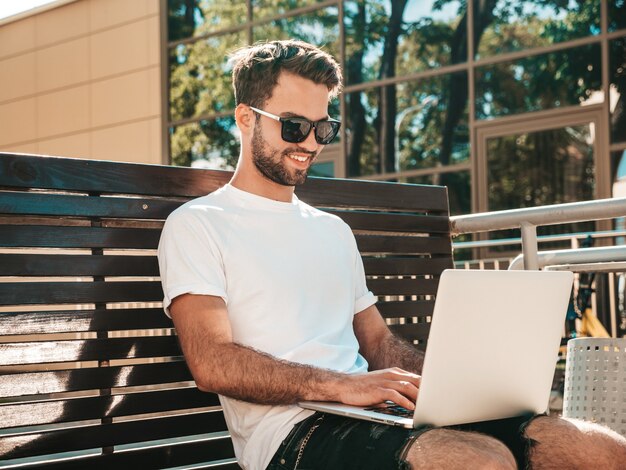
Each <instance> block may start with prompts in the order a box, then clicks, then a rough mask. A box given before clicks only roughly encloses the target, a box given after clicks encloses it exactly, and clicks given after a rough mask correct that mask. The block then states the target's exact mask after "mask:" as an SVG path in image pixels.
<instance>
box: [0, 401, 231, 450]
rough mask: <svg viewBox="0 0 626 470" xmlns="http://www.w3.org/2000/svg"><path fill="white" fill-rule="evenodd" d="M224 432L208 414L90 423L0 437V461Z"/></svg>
mask: <svg viewBox="0 0 626 470" xmlns="http://www.w3.org/2000/svg"><path fill="white" fill-rule="evenodd" d="M224 429H226V422H225V421H224V415H223V414H222V412H221V411H208V412H202V413H191V414H187V415H182V416H167V417H159V418H144V419H140V420H137V421H124V422H119V423H113V424H93V425H87V426H80V427H75V428H65V429H58V430H52V431H42V432H34V433H27V434H21V435H19V434H18V435H13V436H11V435H10V436H7V437H4V436H1V437H0V459H17V458H21V457H27V456H31V455H42V454H48V453H50V454H52V453H60V452H70V451H76V450H84V449H93V448H97V447H108V446H115V445H121V444H131V443H135V442H145V441H151V440H156V439H163V438H169V437H178V436H187V435H190V434H203V433H211V432H218V431H222V430H224ZM29 447H31V448H30V449H29Z"/></svg>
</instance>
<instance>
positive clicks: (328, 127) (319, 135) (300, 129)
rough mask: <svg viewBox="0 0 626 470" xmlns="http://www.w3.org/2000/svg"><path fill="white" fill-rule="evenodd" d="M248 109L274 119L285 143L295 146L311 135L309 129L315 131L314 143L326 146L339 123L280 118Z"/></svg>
mask: <svg viewBox="0 0 626 470" xmlns="http://www.w3.org/2000/svg"><path fill="white" fill-rule="evenodd" d="M250 109H251V110H252V111H254V112H255V113H258V114H261V115H263V116H266V117H268V118H271V119H274V120H275V121H279V122H280V123H281V131H280V136H281V137H282V138H283V140H284V141H285V142H290V143H292V144H297V143H299V142H304V140H305V139H306V138H307V137H308V136H309V134H310V133H311V129H315V141H316V142H317V143H318V144H320V145H328V144H330V143H331V142H332V141H333V139H334V138H335V137H336V136H337V133H338V132H339V128H340V127H341V122H340V121H337V120H336V119H330V118H329V119H324V120H322V121H316V122H313V121H309V120H308V119H305V118H303V117H280V116H276V115H275V114H271V113H268V112H267V111H263V110H261V109H257V108H253V107H252V106H250Z"/></svg>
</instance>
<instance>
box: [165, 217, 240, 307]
mask: <svg viewBox="0 0 626 470" xmlns="http://www.w3.org/2000/svg"><path fill="white" fill-rule="evenodd" d="M202 217H210V214H207V213H202V214H194V213H193V212H192V211H189V210H188V209H187V210H186V211H185V210H183V211H181V212H179V211H176V212H174V213H172V214H171V215H170V217H168V219H167V220H166V222H165V226H164V227H163V231H162V233H161V239H160V241H159V248H158V259H159V271H160V273H161V284H162V286H163V293H164V298H163V310H165V313H166V314H167V316H170V312H169V306H170V304H171V303H172V300H173V299H175V298H176V297H178V296H179V295H182V294H198V295H213V296H217V297H221V298H223V299H224V301H225V302H228V297H227V295H226V277H225V274H224V265H223V262H222V251H221V250H220V246H219V240H218V239H216V236H215V235H214V233H213V232H212V231H211V230H210V220H202Z"/></svg>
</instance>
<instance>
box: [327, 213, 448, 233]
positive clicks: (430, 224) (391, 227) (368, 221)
mask: <svg viewBox="0 0 626 470" xmlns="http://www.w3.org/2000/svg"><path fill="white" fill-rule="evenodd" d="M327 212H329V213H331V214H334V215H337V216H338V217H340V218H341V219H342V220H343V221H344V222H346V223H347V224H348V225H349V226H350V227H351V228H352V229H353V230H378V231H388V232H412V233H414V232H416V231H419V232H423V233H446V234H447V233H449V232H450V225H449V219H448V217H447V216H436V215H416V214H389V213H385V212H365V211H345V210H343V211H342V210H328V211H327Z"/></svg>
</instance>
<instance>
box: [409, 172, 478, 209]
mask: <svg viewBox="0 0 626 470" xmlns="http://www.w3.org/2000/svg"><path fill="white" fill-rule="evenodd" d="M470 179H471V178H470V173H469V171H458V172H453V173H439V174H432V175H421V176H411V177H406V178H400V179H399V181H400V182H401V183H413V184H436V185H441V186H447V187H448V200H449V202H450V214H451V215H459V214H469V213H471V211H472V193H471V190H470Z"/></svg>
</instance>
